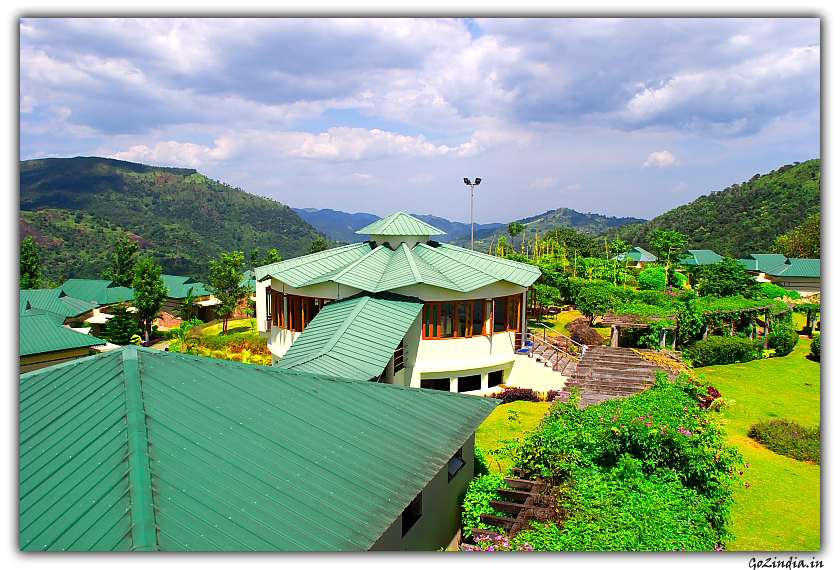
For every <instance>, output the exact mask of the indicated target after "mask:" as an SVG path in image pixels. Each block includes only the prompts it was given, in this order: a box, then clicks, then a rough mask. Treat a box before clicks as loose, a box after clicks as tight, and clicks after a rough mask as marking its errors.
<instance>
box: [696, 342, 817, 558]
mask: <svg viewBox="0 0 840 570" xmlns="http://www.w3.org/2000/svg"><path fill="white" fill-rule="evenodd" d="M809 350H810V340H808V339H804V338H801V339H799V343H798V344H797V345H796V348H795V349H794V351H793V352H792V353H791V354H790V355H788V356H785V357H783V358H770V359H763V360H757V361H753V362H747V363H745V364H730V365H727V366H710V367H707V368H698V369H697V372H700V373H702V374H705V376H706V379H707V380H708V381H710V382H711V383H712V384H713V385H714V386H715V387H716V388H717V389H718V390H720V392H721V394H722V395H723V397H724V398H725V399H727V400H728V399H733V400H735V404H734V405H732V406H731V407H730V408H728V409H727V410H725V411H724V412H723V415H724V418H725V419H726V420H727V422H728V423H727V424H726V431H727V433H728V434H729V437H730V439H731V443H732V444H733V445H735V446H736V447H737V448H738V449H739V451H740V452H741V453H742V454H743V455H744V458H745V460H746V461H748V462H749V463H750V468H749V469H747V470H746V471H745V473H744V477H743V478H742V481H744V482H748V483H749V484H750V488H749V489H746V488H745V487H739V488H738V490H737V491H736V493H735V505H734V507H733V509H732V533H733V534H734V535H735V537H736V538H735V540H733V541H732V542H730V544H729V546H728V549H729V550H766V551H775V550H819V549H820V467H819V466H818V465H814V464H809V463H803V462H800V461H796V460H794V459H790V458H788V457H784V456H782V455H777V454H776V453H773V452H772V451H769V450H767V449H766V448H764V447H763V446H761V445H759V444H758V443H756V442H755V441H753V440H752V439H750V438H749V437H747V431H748V430H749V428H750V426H751V425H752V424H754V423H757V422H759V421H761V420H765V419H774V418H789V419H792V420H795V421H797V422H799V423H800V424H803V425H808V426H816V425H818V424H819V423H820V365H819V363H818V362H813V361H811V360H808V359H807V358H806V356H807V355H808V353H809Z"/></svg>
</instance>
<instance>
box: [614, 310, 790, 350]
mask: <svg viewBox="0 0 840 570" xmlns="http://www.w3.org/2000/svg"><path fill="white" fill-rule="evenodd" d="M774 309H778V306H777V305H765V306H761V307H752V308H748V309H726V310H721V311H710V312H708V313H704V314H703V316H708V315H728V314H731V315H732V319H731V320H730V326H729V336H734V335H735V322H736V320H737V319H738V317H740V316H741V315H742V314H744V313H746V314H749V317H750V327H752V326H753V325H754V324H755V317H756V315H757V314H759V313H761V312H764V334H763V336H764V345H765V346H767V336H768V335H769V333H770V323H771V322H772V319H773V318H776V317H779V316H780V315H784V314H785V313H787V312H789V311H790V310H791V309H785V310H783V311H778V310H777V311H775V312H771V311H772V310H774ZM679 315H680V314H679V313H677V314H674V315H668V316H666V317H649V318H648V321H647V322H641V319H643V318H645V317H643V316H641V315H616V314H614V313H607V314H606V315H604V317H603V318H602V319H601V324H603V325H608V326H609V327H611V328H612V331H611V334H610V346H613V347H615V346H618V339H619V337H620V336H621V330H622V329H647V328H650V323H651V322H657V321H661V320H662V319H663V318H667V319H669V320H673V321H676V320H677V318H678V317H679ZM677 328H678V327H677V326H676V325H671V326H667V327H663V328H662V332H661V333H660V337H659V345H660V346H661V347H662V348H665V340H666V337H667V331H669V330H674V331H675V330H677ZM702 334H703V339H705V338H706V337H707V336H708V335H709V325H708V324H704V325H703V333H702ZM754 336H755V332H754V331H752V332H750V339H752V338H754ZM676 344H677V335H676V334H674V338H673V340H672V341H671V348H672V350H676Z"/></svg>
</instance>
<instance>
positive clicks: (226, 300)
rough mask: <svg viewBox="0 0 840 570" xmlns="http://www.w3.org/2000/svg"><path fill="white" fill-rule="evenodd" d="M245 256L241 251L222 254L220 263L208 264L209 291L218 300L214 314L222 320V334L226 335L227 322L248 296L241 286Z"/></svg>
mask: <svg viewBox="0 0 840 570" xmlns="http://www.w3.org/2000/svg"><path fill="white" fill-rule="evenodd" d="M244 258H245V256H244V254H243V253H242V252H241V251H232V252H231V253H223V254H222V259H221V261H215V260H213V261H211V262H210V284H209V286H210V290H211V291H212V292H213V294H214V295H215V296H216V297H217V298H218V299H219V301H220V303H219V304H218V305H216V312H218V313H219V316H221V318H222V332H223V333H224V334H227V329H228V320H230V316H231V314H232V313H233V311H235V310H236V307H237V306H238V305H239V301H240V300H241V299H244V298H245V296H246V295H247V294H248V289H247V287H245V286H244V285H242V284H241V283H242V265H243V260H244Z"/></svg>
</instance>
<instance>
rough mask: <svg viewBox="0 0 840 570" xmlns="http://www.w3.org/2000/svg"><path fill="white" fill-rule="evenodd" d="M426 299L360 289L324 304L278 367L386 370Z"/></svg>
mask: <svg viewBox="0 0 840 570" xmlns="http://www.w3.org/2000/svg"><path fill="white" fill-rule="evenodd" d="M422 309H423V301H421V300H420V299H417V298H415V297H405V296H402V295H394V294H391V293H378V294H374V295H370V294H366V293H360V294H358V295H354V296H353V297H348V298H347V299H342V300H341V301H338V302H336V303H331V304H329V305H327V306H326V307H324V308H323V309H321V311H320V312H319V313H318V314H317V315H316V316H315V318H314V319H312V322H310V323H309V324H308V325H306V328H305V329H304V331H303V332H302V333H301V335H300V336H299V337H298V338H297V339H296V340H295V342H294V344H292V346H291V348H289V350H288V352H286V354H285V355H283V358H282V359H281V360H280V362H279V364H278V365H277V367H279V368H283V369H287V370H297V371H300V372H311V373H313V374H328V375H340V376H344V377H345V378H352V379H355V380H370V379H371V378H375V377H377V376H379V375H380V374H382V371H383V370H384V369H385V366H387V364H388V361H389V360H390V359H391V357H392V356H393V355H394V351H395V350H396V349H397V347H398V346H399V344H400V341H401V340H402V339H403V337H405V333H406V332H408V329H409V327H410V326H411V324H412V323H413V322H414V321H415V319H416V318H417V315H419V314H420V311H421V310H422Z"/></svg>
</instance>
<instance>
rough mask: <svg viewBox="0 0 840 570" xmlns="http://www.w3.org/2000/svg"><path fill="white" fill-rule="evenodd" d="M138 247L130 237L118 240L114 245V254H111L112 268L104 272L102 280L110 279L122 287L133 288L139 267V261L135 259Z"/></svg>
mask: <svg viewBox="0 0 840 570" xmlns="http://www.w3.org/2000/svg"><path fill="white" fill-rule="evenodd" d="M137 247H138V246H137V243H136V242H132V241H131V239H129V238H128V237H122V238H120V239H118V240H117V243H116V244H114V253H112V254H111V267H109V268H108V269H106V270H105V271H103V272H102V278H103V279H110V280H111V281H113V282H115V283H116V284H117V285H121V286H122V287H131V283H132V282H133V281H134V269H135V267H136V265H137V259H136V258H135V257H134V254H136V253H137Z"/></svg>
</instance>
